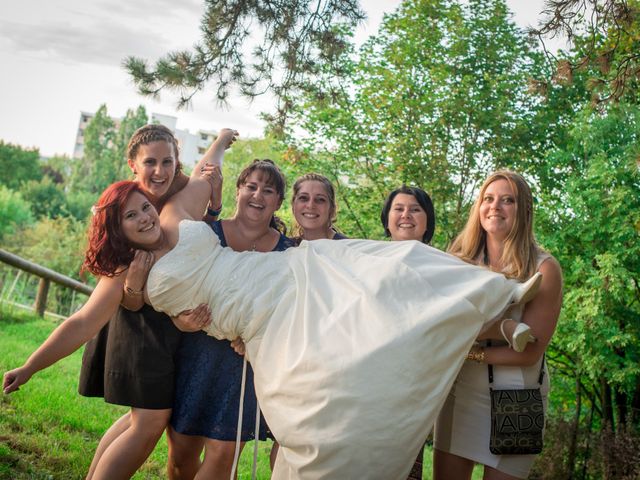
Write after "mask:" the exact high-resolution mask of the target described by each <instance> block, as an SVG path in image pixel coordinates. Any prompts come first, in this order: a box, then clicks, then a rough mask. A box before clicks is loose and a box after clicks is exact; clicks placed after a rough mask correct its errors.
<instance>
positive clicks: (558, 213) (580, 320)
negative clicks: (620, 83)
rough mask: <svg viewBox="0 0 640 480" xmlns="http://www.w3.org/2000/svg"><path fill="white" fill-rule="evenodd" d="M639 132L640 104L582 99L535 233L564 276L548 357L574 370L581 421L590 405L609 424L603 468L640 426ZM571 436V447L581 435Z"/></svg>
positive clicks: (556, 156) (555, 154) (556, 155)
mask: <svg viewBox="0 0 640 480" xmlns="http://www.w3.org/2000/svg"><path fill="white" fill-rule="evenodd" d="M639 136H640V108H638V107H637V106H630V105H624V104H621V105H618V106H609V107H608V108H607V109H606V111H605V112H603V113H598V112H593V111H592V110H590V109H588V108H586V109H584V110H583V111H582V112H580V113H579V115H578V116H577V117H576V120H575V124H574V128H573V129H572V130H571V132H570V135H569V136H568V142H567V144H566V145H565V146H562V147H559V148H556V149H554V150H552V151H550V152H549V154H548V156H547V159H546V162H547V163H548V165H553V166H554V168H555V169H556V170H557V171H558V172H559V174H560V176H561V178H563V179H564V180H563V182H562V185H561V188H558V187H556V188H553V189H546V191H545V192H543V193H542V194H541V195H540V205H539V211H540V213H541V215H540V216H539V218H538V227H539V228H538V233H539V237H540V239H541V240H542V242H543V244H544V245H545V246H546V247H547V248H549V249H550V250H551V251H552V252H553V253H554V255H555V256H556V257H557V258H558V260H559V261H560V263H561V265H562V267H563V270H564V277H565V286H564V291H565V298H564V305H563V312H562V317H561V319H560V322H559V324H558V331H557V334H556V335H555V336H554V340H553V344H552V348H551V349H550V358H551V362H552V364H553V365H554V367H555V368H556V369H557V371H559V372H560V373H561V374H562V375H564V376H566V378H567V379H570V378H571V379H575V380H574V383H575V385H576V388H575V392H574V398H578V402H577V407H576V408H575V416H576V417H575V418H576V421H575V425H574V426H575V429H577V428H578V426H579V425H580V422H581V421H588V420H586V419H587V418H588V409H589V408H591V411H592V412H593V414H595V422H596V424H597V425H600V428H601V429H602V430H603V431H606V430H607V429H612V430H613V433H612V435H613V438H609V440H608V441H607V442H603V445H604V447H603V448H604V462H605V469H608V468H609V467H611V468H614V467H615V465H616V462H617V461H616V460H615V459H614V456H613V452H614V445H615V444H617V443H619V442H618V441H617V438H618V437H619V436H620V438H621V439H624V438H626V436H625V435H626V433H625V431H628V429H638V427H640V367H639V365H640V242H639V241H638V238H639V236H640V177H639V174H638V166H637V159H638V155H639V154H640V150H639V149H638V138H639ZM572 407H573V403H572ZM574 433H575V432H574ZM572 443H573V444H574V448H573V452H574V453H575V450H576V447H577V443H578V441H577V438H573V440H572ZM573 460H574V459H573V458H571V459H570V460H569V463H572V462H573ZM624 464H625V462H622V463H620V464H619V465H618V467H619V468H623V465H624ZM625 468H626V467H625ZM571 471H572V470H571ZM620 471H621V470H620ZM608 478H623V476H619V477H616V476H615V475H614V476H609V477H608ZM628 478H631V477H628Z"/></svg>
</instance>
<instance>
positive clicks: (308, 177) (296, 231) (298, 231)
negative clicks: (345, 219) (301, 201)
mask: <svg viewBox="0 0 640 480" xmlns="http://www.w3.org/2000/svg"><path fill="white" fill-rule="evenodd" d="M309 181H311V182H320V183H321V184H322V186H323V187H324V193H325V194H326V195H327V197H328V198H329V227H330V228H332V229H333V230H335V231H336V232H339V231H340V230H338V228H336V227H335V226H334V223H335V221H336V219H337V217H338V202H337V201H336V190H335V188H333V183H331V180H329V179H328V178H327V177H325V176H324V175H320V174H319V173H305V174H304V175H302V176H301V177H298V179H297V180H296V181H295V183H294V184H293V193H292V195H291V205H292V206H293V202H294V201H295V199H296V197H297V196H298V193H300V187H301V186H302V184H303V183H304V182H309ZM291 234H292V236H293V237H296V238H302V235H303V234H304V230H303V228H302V227H301V226H300V224H299V223H298V222H297V220H296V219H295V217H294V219H293V228H292V229H291Z"/></svg>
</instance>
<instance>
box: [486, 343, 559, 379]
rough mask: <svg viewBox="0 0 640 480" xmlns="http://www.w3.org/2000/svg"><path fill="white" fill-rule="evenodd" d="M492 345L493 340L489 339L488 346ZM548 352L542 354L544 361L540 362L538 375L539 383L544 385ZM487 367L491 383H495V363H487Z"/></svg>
mask: <svg viewBox="0 0 640 480" xmlns="http://www.w3.org/2000/svg"><path fill="white" fill-rule="evenodd" d="M490 346H491V340H487V347H490ZM546 354H547V353H546V352H545V353H543V354H542V361H541V362H540V374H539V375H538V384H540V385H542V380H543V379H544V357H545V355H546ZM487 369H488V370H489V385H493V365H491V364H490V363H488V364H487Z"/></svg>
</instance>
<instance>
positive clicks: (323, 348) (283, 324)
mask: <svg viewBox="0 0 640 480" xmlns="http://www.w3.org/2000/svg"><path fill="white" fill-rule="evenodd" d="M221 136H222V134H221ZM210 193H211V186H210V185H209V183H208V182H207V181H206V180H204V179H202V178H194V177H192V178H191V180H190V181H189V184H188V185H187V186H186V187H185V188H184V189H183V190H182V191H180V192H178V193H176V194H175V195H174V196H173V197H171V198H170V199H169V201H168V202H167V204H166V205H165V207H164V208H163V210H162V213H161V215H160V222H161V226H162V228H160V225H159V222H158V220H157V216H155V215H153V214H151V213H149V210H150V206H149V202H148V200H147V199H146V198H145V197H143V196H142V195H140V194H139V193H137V192H133V193H132V194H131V195H130V197H129V198H128V199H127V201H126V203H125V209H124V211H123V212H118V214H120V215H121V222H122V231H123V232H125V228H124V223H125V222H130V223H128V225H131V228H127V230H126V236H127V238H128V239H129V241H130V242H132V243H133V244H134V245H135V246H137V247H144V248H145V249H148V250H151V251H153V252H154V256H155V257H156V258H157V260H156V262H155V264H154V266H153V268H152V269H151V271H150V273H149V278H148V280H147V284H146V289H145V292H146V294H145V295H146V297H147V299H148V300H150V301H151V304H152V305H154V307H155V308H158V309H160V310H162V311H165V312H167V313H169V314H174V315H175V314H177V313H180V312H181V311H184V310H187V309H189V308H193V307H194V306H196V305H198V304H200V303H203V302H206V303H208V304H209V306H210V308H211V309H212V318H213V322H212V323H211V324H210V325H209V327H207V329H206V330H207V332H208V333H209V334H210V335H213V336H215V337H217V338H227V339H235V338H236V337H237V336H240V337H242V339H243V340H244V342H245V344H246V355H247V357H248V359H249V361H251V364H252V366H253V369H254V381H255V387H256V394H257V397H258V400H259V401H260V406H261V408H262V411H263V412H264V414H265V418H266V420H267V422H268V424H269V426H270V427H271V430H272V432H273V434H274V436H275V437H276V439H277V440H278V442H279V443H280V451H279V453H278V458H277V460H276V465H275V468H274V476H276V477H277V478H284V477H289V478H301V477H306V478H320V477H323V478H360V477H365V478H385V479H386V478H396V477H397V478H400V477H399V475H403V477H402V478H406V475H407V474H408V470H409V468H410V462H412V461H413V460H414V458H415V452H417V451H418V449H419V448H420V445H421V443H422V442H423V441H424V438H425V437H426V435H427V433H428V431H429V429H430V428H431V425H432V423H433V420H434V418H435V415H436V413H437V410H438V408H439V406H440V405H441V402H442V401H443V400H444V397H445V396H446V393H447V391H448V389H449V388H450V386H451V384H452V383H453V380H454V378H455V376H456V373H457V371H458V370H459V368H460V366H461V365H462V362H463V360H464V355H463V353H465V354H466V352H468V350H469V348H470V346H471V345H472V343H473V341H474V339H475V337H476V336H477V334H478V333H479V331H480V330H481V328H482V326H483V324H484V323H486V322H489V321H490V320H491V319H492V318H496V317H497V316H498V315H500V314H501V313H502V312H503V311H504V310H505V309H506V307H508V306H509V305H511V304H513V302H522V301H526V300H527V299H529V298H530V296H531V295H532V294H533V292H535V289H536V287H537V284H538V282H539V276H535V277H534V278H532V279H531V281H529V282H527V283H526V284H524V285H521V284H518V283H517V282H514V281H511V280H507V279H506V278H505V277H504V276H502V275H500V274H497V273H493V272H490V271H488V270H486V269H483V268H479V267H475V266H472V265H469V264H466V263H464V262H462V261H460V260H459V259H456V258H455V257H452V256H450V255H447V254H445V253H443V252H439V251H437V250H434V249H430V248H429V247H426V246H424V245H422V244H420V243H418V242H373V241H366V240H342V241H340V242H334V241H327V240H316V241H313V242H303V244H302V245H301V246H300V247H298V248H293V249H288V250H287V251H284V252H267V253H258V252H234V251H233V250H231V249H229V248H223V247H222V246H221V245H220V242H219V240H218V237H217V236H216V235H215V234H214V233H213V232H212V230H211V228H209V226H208V225H206V224H205V223H203V222H199V221H194V219H198V218H199V217H200V215H201V213H202V212H203V211H204V208H205V206H206V202H207V201H208V197H209V195H210ZM94 295H95V294H94ZM89 303H93V304H95V303H99V300H97V301H93V300H90V302H89ZM113 303H114V301H113V299H112V300H111V303H109V304H108V305H103V306H102V308H103V309H104V310H107V311H108V310H109V309H110V308H113ZM54 335H55V333H54ZM62 341H63V342H64V340H62ZM47 343H49V342H47ZM45 350H46V349H45ZM42 356H43V353H42V352H40V350H39V351H38V353H36V354H35V355H34V357H36V359H37V358H38V357H40V358H41V357H42ZM34 357H32V358H31V359H30V360H29V361H28V364H29V365H30V366H29V367H22V368H20V369H17V370H13V371H11V372H8V373H7V374H5V379H4V385H5V390H6V391H13V390H15V389H16V388H17V387H19V386H20V385H21V384H23V383H24V382H25V381H26V380H27V379H28V378H29V377H30V375H31V374H33V372H34V371H35V369H34V368H33V365H34V363H35V364H36V365H37V366H40V367H44V366H46V365H48V364H50V361H51V356H50V355H44V357H45V358H49V363H47V362H42V361H41V360H40V361H37V362H36V361H35V359H34ZM25 368H28V369H27V370H26V371H25ZM407 452H412V454H413V455H412V454H411V453H409V454H407ZM412 457H413V458H412Z"/></svg>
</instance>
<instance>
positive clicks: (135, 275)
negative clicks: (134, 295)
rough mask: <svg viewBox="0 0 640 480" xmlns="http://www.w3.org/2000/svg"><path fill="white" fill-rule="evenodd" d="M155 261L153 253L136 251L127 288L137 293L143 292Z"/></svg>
mask: <svg viewBox="0 0 640 480" xmlns="http://www.w3.org/2000/svg"><path fill="white" fill-rule="evenodd" d="M154 261H155V258H154V256H153V253H151V252H147V251H145V250H136V253H135V254H134V255H133V260H132V261H131V263H130V264H129V269H128V270H127V278H126V280H125V283H124V284H125V286H126V287H129V288H130V289H132V290H134V291H136V292H139V291H142V289H143V288H144V284H145V283H146V282H147V276H148V275H149V270H151V267H152V266H153V264H154Z"/></svg>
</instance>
